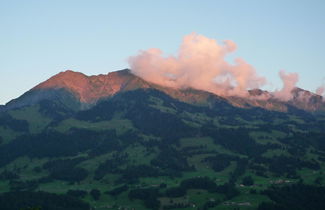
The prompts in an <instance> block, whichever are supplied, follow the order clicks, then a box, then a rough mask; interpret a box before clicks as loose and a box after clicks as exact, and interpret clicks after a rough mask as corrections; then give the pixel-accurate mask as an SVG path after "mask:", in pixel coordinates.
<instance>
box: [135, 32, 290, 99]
mask: <svg viewBox="0 0 325 210" xmlns="http://www.w3.org/2000/svg"><path fill="white" fill-rule="evenodd" d="M236 48H237V46H236V44H235V43H234V42H233V41H231V40H226V41H224V42H223V43H222V44H220V43H218V42H217V41H216V40H214V39H210V38H207V37H205V36H203V35H199V34H196V33H191V34H189V35H187V36H185V37H184V38H183V41H182V44H181V46H180V47H179V50H178V53H177V55H172V56H164V54H163V52H162V51H161V50H160V49H156V48H152V49H148V50H144V51H140V53H139V54H138V55H136V56H132V57H130V58H129V64H130V67H131V69H132V71H133V73H134V74H136V75H138V76H140V77H142V78H143V79H145V80H147V81H150V82H152V83H156V84H159V85H163V86H168V87H173V88H195V89H200V90H205V91H209V92H212V93H215V94H218V95H223V96H231V95H234V96H245V95H247V94H248V93H247V90H249V89H254V88H260V87H261V86H263V85H264V84H265V83H266V79H265V78H264V77H261V76H258V75H257V73H256V71H255V69H254V68H253V67H252V66H251V65H250V64H248V63H247V62H245V61H244V60H243V59H241V58H236V59H235V60H234V62H233V63H229V62H227V61H226V60H225V58H226V56H227V55H229V54H230V53H232V52H234V51H235V50H236ZM286 88H287V86H286Z"/></svg>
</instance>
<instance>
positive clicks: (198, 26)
mask: <svg viewBox="0 0 325 210" xmlns="http://www.w3.org/2000/svg"><path fill="white" fill-rule="evenodd" d="M324 11H325V1H323V0H319V1H317V0H296V1H293V0H292V1H290V0H282V1H280V0H278V1H267V0H259V1H250V0H245V1H244V0H237V1H233V0H227V1H226V0H225V1H219V0H211V1H209V0H206V1H198V0H197V1H194V0H174V1H172V0H164V1H152V0H151V1H149V0H148V1H142V0H137V1H123V0H121V1H104V0H103V1H97V0H92V1H90V0H88V1H82V0H78V1H74V0H65V1H61V0H56V1H50V0H48V1H46V0H39V1H35V0H28V1H27V0H21V1H17V0H0V28H1V33H0V104H4V103H6V102H8V101H9V100H11V99H13V98H16V97H18V96H19V95H21V94H22V93H24V92H26V91H27V90H29V89H31V88H32V87H34V86H35V85H37V84H38V83H40V82H42V81H44V80H46V79H48V78H49V77H51V76H53V75H54V74H56V73H58V72H60V71H64V70H66V69H72V70H75V71H80V72H83V73H85V74H87V75H93V74H101V73H102V74H104V73H105V74H106V73H107V72H110V71H114V70H118V69H123V68H127V67H128V63H127V58H128V57H129V56H132V55H136V54H137V53H138V51H139V50H141V49H143V50H144V49H148V48H152V47H156V48H160V49H162V50H163V51H164V52H166V53H167V54H175V53H176V52H177V49H178V47H179V44H180V43H181V40H182V37H184V36H185V35H187V34H190V33H191V32H196V33H198V34H202V35H204V36H207V37H209V38H213V39H216V40H218V41H222V40H226V39H230V40H233V41H234V42H235V43H236V44H237V47H238V49H237V51H236V52H235V53H234V55H233V56H232V57H236V56H239V57H241V58H243V59H244V60H245V61H246V62H248V63H250V64H251V65H253V66H254V67H255V69H256V71H257V72H258V74H259V75H261V76H264V77H266V78H267V79H268V81H270V83H272V85H268V86H266V87H265V88H266V89H270V90H272V89H274V88H280V87H281V82H280V79H279V78H278V71H279V70H281V69H284V70H286V71H287V72H298V73H299V75H300V80H299V83H298V86H300V87H302V88H305V89H309V90H312V91H314V90H315V89H316V87H318V86H320V85H321V84H322V83H324V82H325V52H324V49H325V12H324ZM230 59H231V58H230Z"/></svg>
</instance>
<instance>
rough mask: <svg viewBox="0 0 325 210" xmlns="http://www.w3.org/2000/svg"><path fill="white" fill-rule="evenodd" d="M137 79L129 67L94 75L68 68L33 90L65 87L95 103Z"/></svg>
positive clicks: (80, 98) (85, 100) (81, 97)
mask: <svg viewBox="0 0 325 210" xmlns="http://www.w3.org/2000/svg"><path fill="white" fill-rule="evenodd" d="M137 79H138V80H140V79H139V78H137V77H136V76H135V75H133V74H132V73H131V71H130V70H129V69H124V70H120V71H115V72H110V73H108V74H100V75H92V76H87V75H85V74H83V73H80V72H75V71H72V70H67V71H64V72H60V73H58V74H56V75H54V76H53V77H51V78H50V79H48V80H46V81H45V82H42V83H41V84H39V85H37V86H36V87H34V88H33V89H32V90H44V89H62V88H63V89H66V90H68V91H70V92H72V93H73V94H74V95H75V96H76V97H77V98H78V99H79V100H80V101H81V102H83V103H94V102H96V101H97V100H99V99H100V98H104V97H109V96H112V95H114V94H115V93H117V92H119V91H121V90H122V89H123V88H125V87H126V86H127V84H128V83H130V82H131V81H132V80H137Z"/></svg>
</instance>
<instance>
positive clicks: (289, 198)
mask: <svg viewBox="0 0 325 210" xmlns="http://www.w3.org/2000/svg"><path fill="white" fill-rule="evenodd" d="M248 94H250V96H247V97H225V96H217V95H215V94H213V93H209V92H205V91H201V90H195V89H190V88H188V89H182V90H181V89H173V88H168V87H162V86H158V85H155V84H152V83H149V82H147V81H145V80H143V79H141V78H139V77H137V76H135V75H134V74H132V73H131V72H130V70H122V71H117V72H112V73H109V74H107V75H98V76H86V75H84V74H82V73H77V72H73V71H66V72H61V73H59V74H57V75H55V76H54V77H52V78H50V79H49V80H47V81H45V82H43V83H41V84H39V85H37V86H36V87H34V88H32V89H31V90H29V91H28V92H26V93H25V94H23V95H22V96H21V97H19V98H17V99H15V100H12V101H10V102H9V103H8V104H6V105H5V106H4V107H3V108H2V111H1V112H0V206H1V209H39V208H41V209H58V208H60V209H90V208H94V209H95V208H96V209H193V208H194V209H238V208H239V209H241V208H243V209H324V206H325V202H324V201H325V176H324V173H323V171H324V169H325V116H324V114H323V113H322V109H323V99H322V97H321V96H317V95H315V94H313V93H310V92H308V91H305V90H302V89H298V88H296V89H294V90H293V91H292V99H291V100H289V101H281V100H278V99H276V98H275V97H274V96H273V95H272V93H270V92H267V91H263V90H258V89H255V90H250V91H249V92H248Z"/></svg>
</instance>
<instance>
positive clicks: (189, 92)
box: [0, 69, 325, 112]
mask: <svg viewBox="0 0 325 210" xmlns="http://www.w3.org/2000/svg"><path fill="white" fill-rule="evenodd" d="M138 88H143V89H147V88H152V89H157V90H159V91H162V92H164V93H166V94H168V95H170V96H172V97H173V98H176V99H178V100H180V101H184V102H187V103H193V104H198V105H209V100H211V99H212V100H223V101H227V102H228V103H230V104H231V105H233V106H236V107H240V108H251V107H260V108H263V109H267V110H273V111H281V112H286V111H288V107H289V106H293V107H296V108H298V109H301V110H305V111H309V112H317V111H325V102H324V100H323V97H322V96H320V95H317V94H315V93H311V92H310V91H307V90H304V89H301V88H298V87H296V88H294V89H293V90H292V91H291V93H292V98H291V99H290V100H288V101H282V100H279V99H277V98H276V97H275V96H274V95H273V94H272V93H271V92H268V91H265V90H261V89H252V90H248V92H247V93H248V94H247V97H239V96H219V95H216V94H214V93H211V92H207V91H203V90H197V89H193V88H185V89H175V88H170V87H164V86H160V85H157V84H153V83H150V82H148V81H146V80H144V79H142V78H140V77H138V76H136V75H135V74H133V73H132V71H131V70H130V69H123V70H119V71H114V72H110V73H108V74H100V75H92V76H87V75H85V74H83V73H80V72H75V71H72V70H67V71H64V72H60V73H58V74H56V75H54V76H53V77H51V78H49V79H48V80H46V81H44V82H42V83H40V84H38V85H36V86H35V87H33V88H32V89H31V90H29V91H27V92H26V93H25V94H23V95H22V96H20V97H18V98H17V99H14V100H12V101H10V102H8V103H7V104H6V105H5V106H4V107H2V108H0V110H1V109H2V110H10V109H15V108H19V107H23V106H27V105H32V104H35V103H38V102H40V101H41V100H44V99H48V100H58V101H60V102H62V103H63V104H66V105H67V106H68V107H70V108H72V109H81V110H82V109H88V108H89V107H91V106H93V105H95V104H96V103H97V102H98V101H101V100H105V99H106V98H109V97H112V96H114V95H115V94H117V93H119V92H124V91H130V90H135V89H138Z"/></svg>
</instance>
